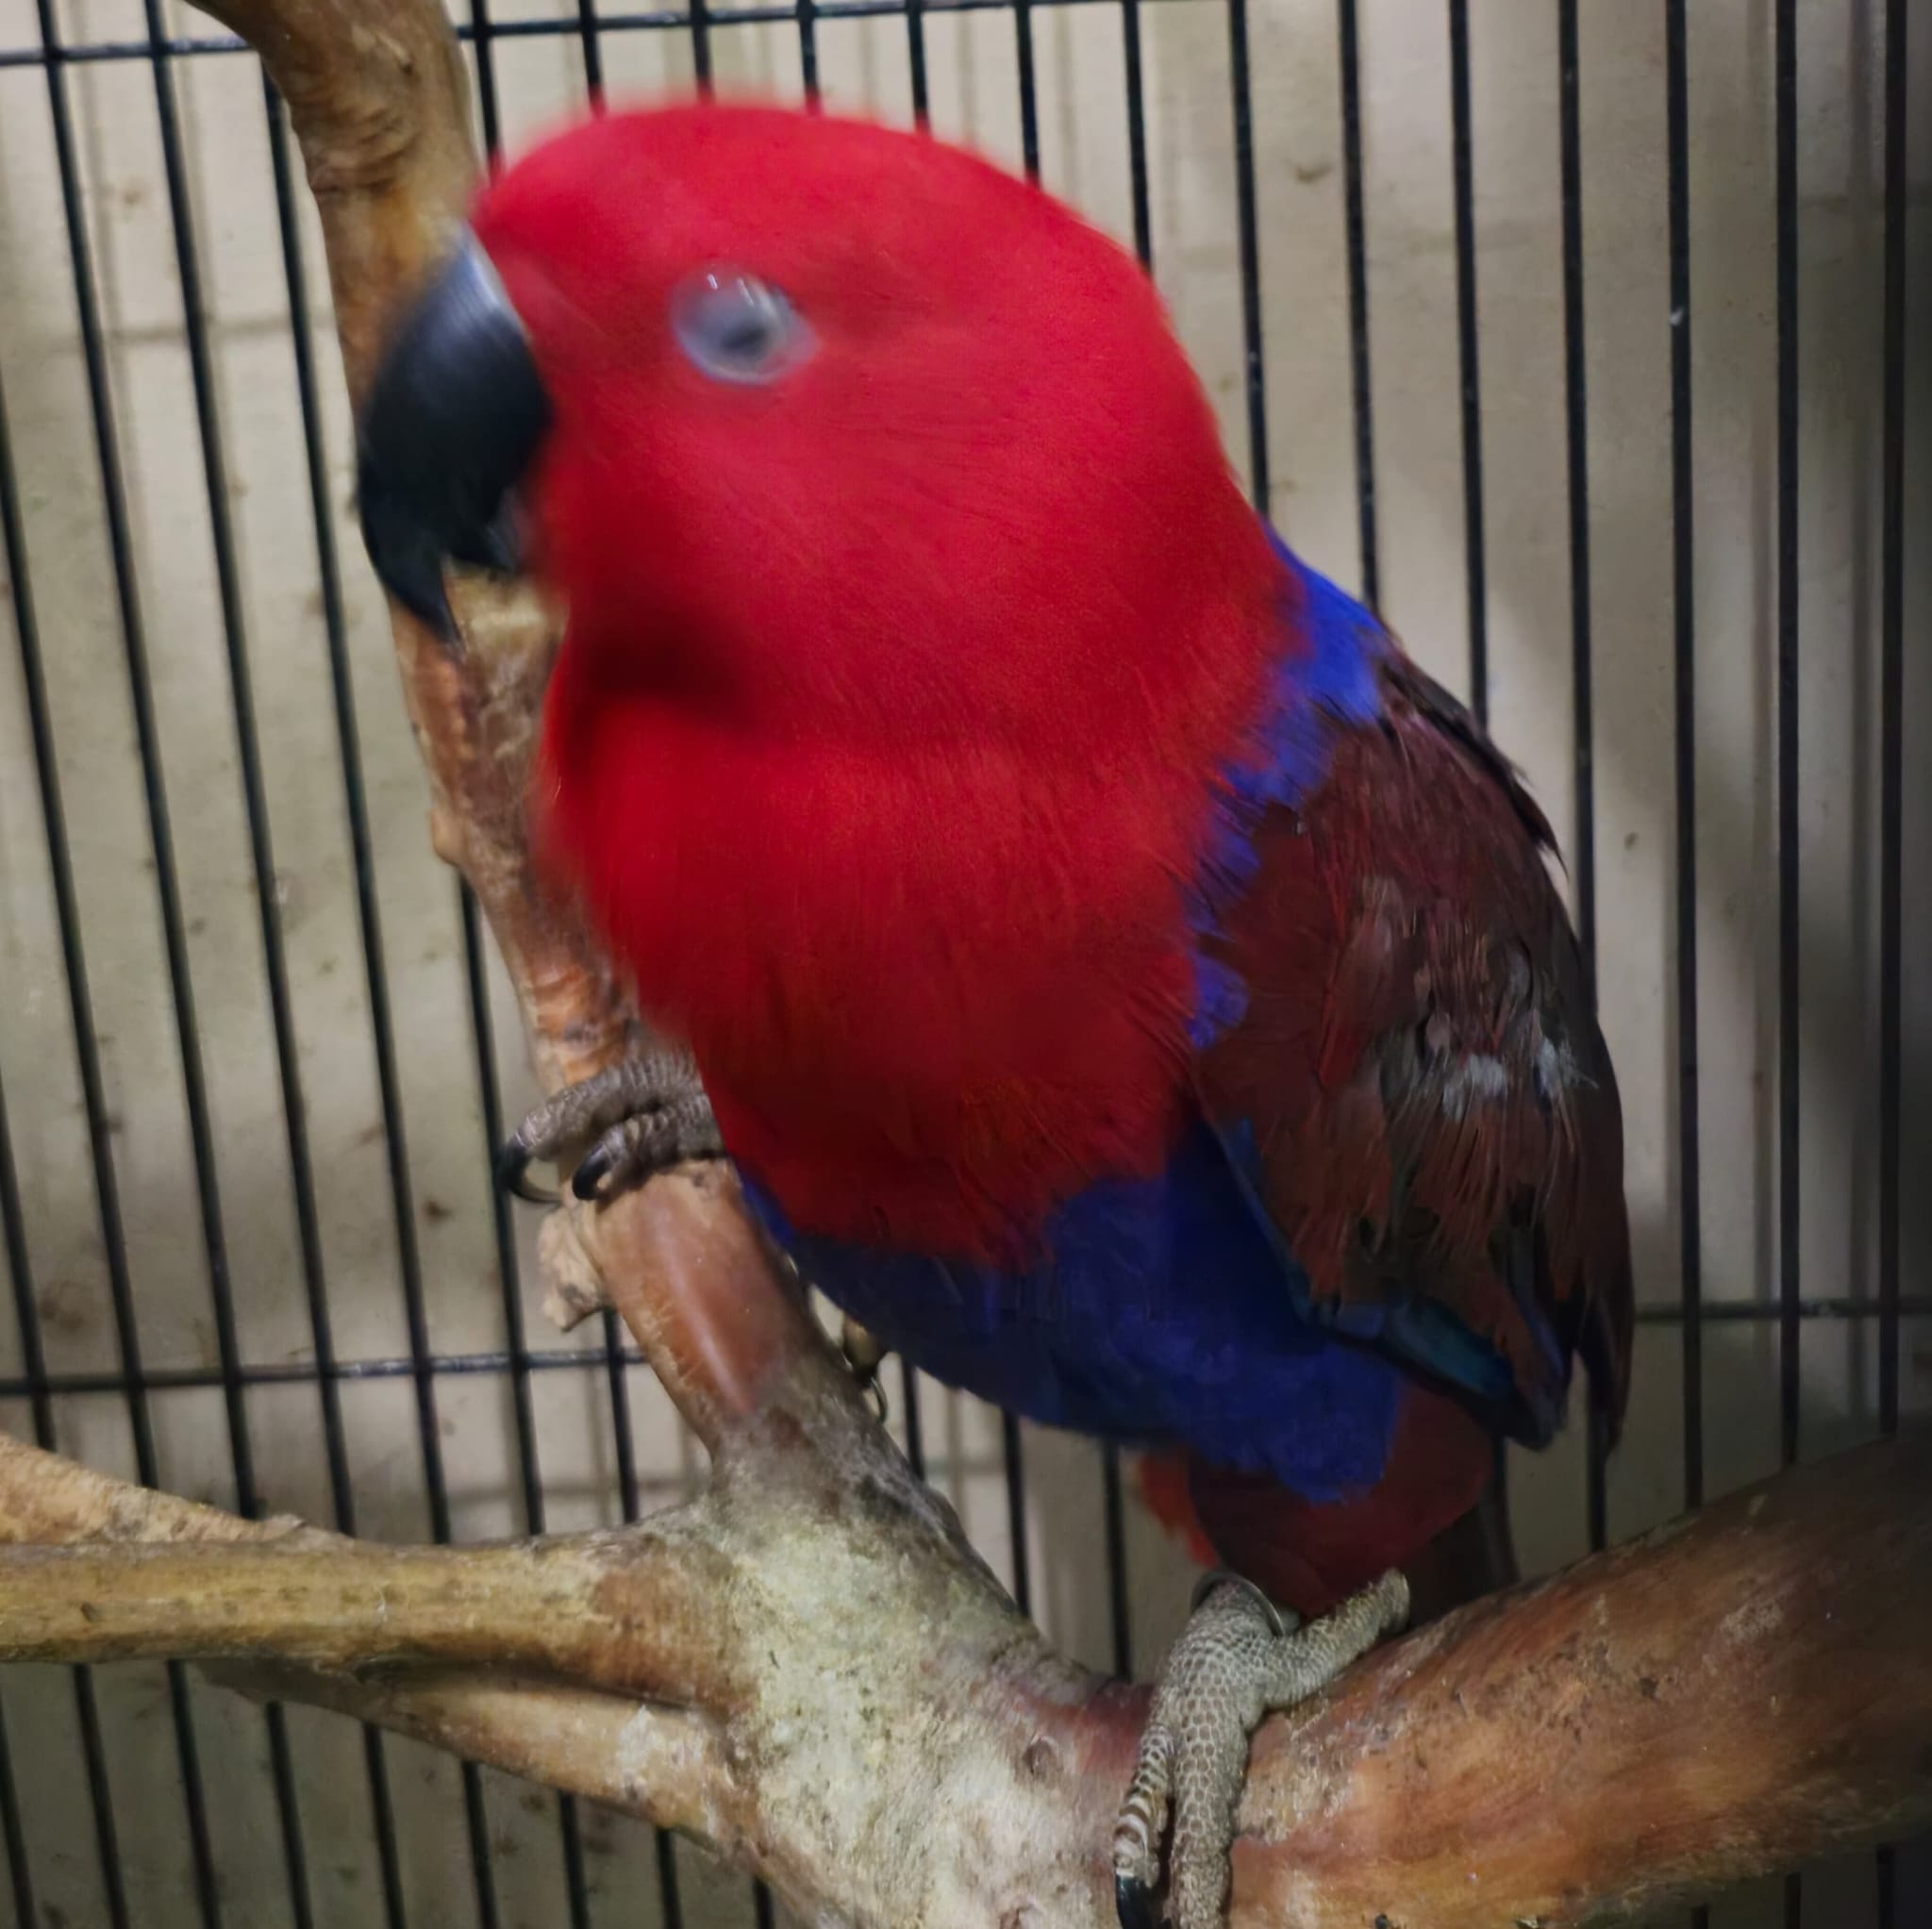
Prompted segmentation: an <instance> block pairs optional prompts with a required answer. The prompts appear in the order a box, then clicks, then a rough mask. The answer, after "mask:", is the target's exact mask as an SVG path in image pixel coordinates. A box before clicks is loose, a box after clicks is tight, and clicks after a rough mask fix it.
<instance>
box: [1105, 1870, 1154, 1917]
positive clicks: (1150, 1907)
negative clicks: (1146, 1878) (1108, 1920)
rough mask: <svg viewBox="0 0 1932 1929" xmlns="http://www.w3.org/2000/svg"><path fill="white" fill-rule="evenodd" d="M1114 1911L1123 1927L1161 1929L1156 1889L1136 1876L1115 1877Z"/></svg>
mask: <svg viewBox="0 0 1932 1929" xmlns="http://www.w3.org/2000/svg"><path fill="white" fill-rule="evenodd" d="M1113 1912H1114V1914H1115V1915H1116V1916H1118V1917H1119V1918H1120V1924H1121V1929H1160V1911H1159V1909H1158V1907H1157V1906H1156V1904H1155V1901H1154V1891H1153V1890H1152V1889H1151V1888H1150V1887H1148V1886H1147V1885H1146V1884H1145V1883H1144V1882H1141V1881H1140V1880H1138V1879H1137V1878H1136V1877H1134V1876H1131V1875H1116V1876H1115V1877H1114V1879H1113Z"/></svg>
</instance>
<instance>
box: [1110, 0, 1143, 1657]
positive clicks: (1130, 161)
mask: <svg viewBox="0 0 1932 1929" xmlns="http://www.w3.org/2000/svg"><path fill="white" fill-rule="evenodd" d="M1121 46H1122V54H1123V66H1124V80H1125V83H1126V93H1127V176H1128V185H1129V188H1130V190H1131V192H1132V195H1133V208H1134V253H1135V254H1136V255H1137V256H1138V257H1139V258H1140V262H1141V267H1142V268H1144V269H1145V270H1146V271H1147V273H1148V274H1150V275H1151V274H1153V272H1154V217H1153V199H1152V196H1151V194H1150V193H1149V191H1148V179H1147V82H1146V75H1145V72H1144V70H1143V67H1142V64H1141V0H1121ZM1100 1503H1101V1507H1100V1518H1101V1532H1102V1535H1103V1537H1104V1540H1105V1545H1106V1548H1107V1608H1108V1634H1109V1649H1108V1653H1109V1658H1110V1660H1111V1664H1112V1667H1113V1671H1114V1673H1115V1674H1117V1675H1119V1676H1120V1677H1121V1678H1122V1679H1126V1678H1128V1677H1129V1676H1131V1674H1132V1672H1133V1667H1134V1643H1133V1621H1132V1618H1131V1615H1130V1612H1129V1605H1128V1598H1127V1521H1126V1507H1125V1490H1124V1482H1123V1480H1122V1477H1121V1450H1120V1449H1119V1448H1118V1447H1117V1446H1115V1445H1114V1443H1113V1442H1112V1441H1111V1440H1104V1441H1102V1442H1101V1447H1100Z"/></svg>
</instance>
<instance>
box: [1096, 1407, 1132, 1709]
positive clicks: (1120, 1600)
mask: <svg viewBox="0 0 1932 1929" xmlns="http://www.w3.org/2000/svg"><path fill="white" fill-rule="evenodd" d="M1100 1502H1101V1522H1102V1525H1103V1529H1104V1531H1105V1533H1106V1536H1107V1618H1108V1628H1109V1630H1110V1631H1111V1635H1112V1649H1111V1655H1110V1659H1111V1663H1112V1667H1113V1671H1114V1672H1115V1673H1116V1674H1117V1675H1119V1676H1120V1678H1121V1679H1122V1680H1123V1681H1126V1680H1130V1679H1131V1678H1132V1676H1133V1672H1134V1639H1133V1633H1134V1624H1133V1619H1132V1615H1131V1612H1130V1609H1129V1605H1128V1599H1127V1522H1126V1507H1125V1505H1124V1492H1123V1486H1122V1481H1121V1453H1120V1449H1119V1448H1118V1447H1116V1446H1113V1445H1112V1444H1111V1443H1109V1444H1108V1445H1107V1446H1104V1447H1102V1448H1101V1450H1100Z"/></svg>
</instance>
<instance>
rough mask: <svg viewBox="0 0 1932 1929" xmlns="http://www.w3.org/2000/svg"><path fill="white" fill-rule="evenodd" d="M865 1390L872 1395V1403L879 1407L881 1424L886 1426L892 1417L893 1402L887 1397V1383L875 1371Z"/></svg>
mask: <svg viewBox="0 0 1932 1929" xmlns="http://www.w3.org/2000/svg"><path fill="white" fill-rule="evenodd" d="M865 1390H866V1391H867V1392H868V1393H870V1394H871V1395H872V1404H873V1405H874V1406H875V1407H876V1408H877V1409H878V1416H879V1424H880V1425H881V1426H884V1425H885V1424H886V1423H887V1422H889V1421H890V1420H891V1417H892V1403H891V1401H890V1400H889V1399H887V1397H886V1383H885V1382H884V1381H883V1380H882V1379H880V1378H879V1376H878V1375H877V1374H876V1373H874V1374H873V1375H872V1377H871V1378H870V1379H868V1380H867V1381H866V1383H865Z"/></svg>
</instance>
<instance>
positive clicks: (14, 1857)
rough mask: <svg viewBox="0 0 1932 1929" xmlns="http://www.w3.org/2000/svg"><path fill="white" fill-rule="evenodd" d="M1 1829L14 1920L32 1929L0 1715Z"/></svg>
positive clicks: (21, 1832)
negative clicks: (3, 1834)
mask: <svg viewBox="0 0 1932 1929" xmlns="http://www.w3.org/2000/svg"><path fill="white" fill-rule="evenodd" d="M0 1828H4V1830H5V1832H6V1837H7V1874H8V1887H9V1888H11V1889H12V1891H13V1920H14V1921H16V1922H18V1923H20V1924H22V1925H23V1929H31V1925H32V1924H34V1923H36V1922H38V1921H40V1916H39V1914H38V1912H37V1911H36V1910H35V1908H34V1881H33V1873H32V1871H30V1870H29V1869H28V1868H27V1864H26V1831H25V1829H24V1828H22V1827H21V1824H20V1797H19V1794H18V1793H17V1792H16V1790H15V1788H14V1782H13V1750H12V1748H11V1747H10V1746H9V1745H8V1739H7V1721H6V1718H5V1717H4V1715H0Z"/></svg>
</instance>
